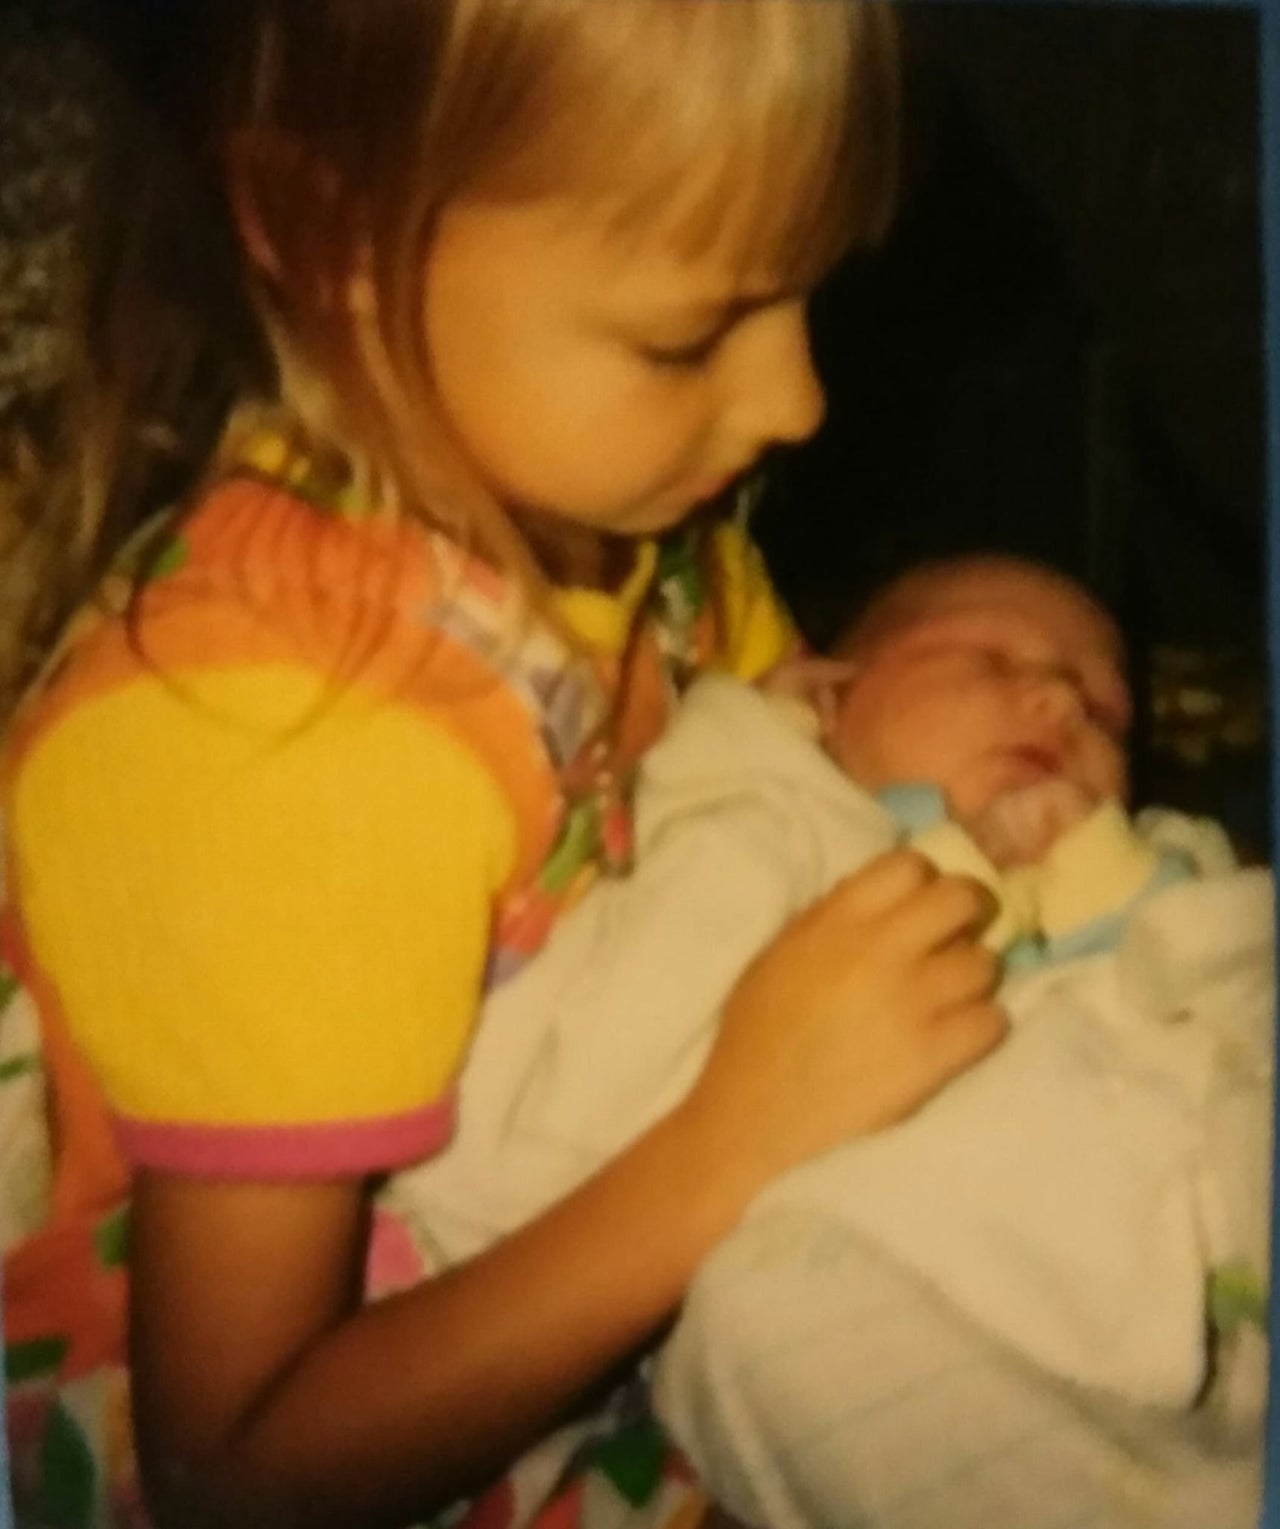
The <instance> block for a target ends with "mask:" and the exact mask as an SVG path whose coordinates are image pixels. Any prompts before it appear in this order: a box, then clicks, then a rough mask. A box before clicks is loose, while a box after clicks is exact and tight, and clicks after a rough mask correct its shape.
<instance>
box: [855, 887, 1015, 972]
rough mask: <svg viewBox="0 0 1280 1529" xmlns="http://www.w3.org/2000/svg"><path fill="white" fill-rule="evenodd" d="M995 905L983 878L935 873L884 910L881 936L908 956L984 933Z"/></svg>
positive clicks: (897, 950) (885, 941)
mask: <svg viewBox="0 0 1280 1529" xmlns="http://www.w3.org/2000/svg"><path fill="white" fill-rule="evenodd" d="M995 909H996V903H995V898H994V897H993V896H992V894H991V893H990V892H989V891H988V890H987V888H986V887H984V886H983V885H982V883H981V882H978V881H974V880H973V879H972V878H971V877H969V876H936V877H935V878H934V879H933V881H932V882H931V883H929V884H928V885H927V886H925V887H922V888H920V889H919V890H918V891H917V893H916V894H915V895H914V896H910V897H904V898H900V899H899V901H898V902H897V904H895V905H894V906H892V907H890V908H888V909H886V910H885V913H884V916H883V924H882V929H881V931H880V938H882V939H883V941H884V944H885V948H886V949H888V950H891V951H893V952H894V953H896V954H898V955H900V956H902V957H905V958H908V959H909V958H911V957H913V956H918V955H924V954H926V953H927V952H929V951H932V950H939V949H941V948H942V947H943V946H944V945H949V944H951V943H952V942H953V941H954V940H958V939H962V938H966V937H967V938H970V939H972V938H974V937H975V936H977V935H979V934H981V932H982V930H983V929H984V928H986V926H987V924H989V923H990V921H991V918H992V915H993V914H994V913H995Z"/></svg>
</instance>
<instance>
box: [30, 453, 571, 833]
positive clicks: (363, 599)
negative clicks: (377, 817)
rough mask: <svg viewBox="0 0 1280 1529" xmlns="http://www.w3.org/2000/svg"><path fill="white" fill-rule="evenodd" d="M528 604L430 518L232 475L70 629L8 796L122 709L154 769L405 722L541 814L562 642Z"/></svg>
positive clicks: (142, 762)
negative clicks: (527, 622)
mask: <svg viewBox="0 0 1280 1529" xmlns="http://www.w3.org/2000/svg"><path fill="white" fill-rule="evenodd" d="M512 599H513V596H512V591H511V589H510V587H509V585H508V583H507V581H505V580H504V579H503V578H502V577H501V576H500V575H499V574H497V573H495V572H494V570H493V569H491V568H490V567H488V566H487V565H485V564H483V563H481V562H480V561H479V560H477V559H474V558H469V557H467V556H466V555H465V554H464V553H462V552H461V551H460V550H459V549H457V548H456V547H455V546H454V545H453V544H452V543H450V542H449V541H448V540H447V539H446V538H445V537H443V536H442V535H439V534H437V533H434V532H432V531H430V530H429V529H427V528H425V527H423V526H422V525H421V524H419V523H417V522H415V521H412V520H409V519H406V518H403V517H395V516H390V515H382V514H365V515H360V514H355V513H336V512H334V511H333V510H331V509H329V508H326V507H324V506H319V505H317V504H315V503H314V502H311V501H310V500H308V499H306V498H303V497H301V496H299V495H298V494H296V493H294V492H292V491H291V490H290V489H288V488H287V487H282V486H281V485H280V484H279V483H276V482H272V481H269V480H267V479H266V478H262V477H258V476H255V475H252V474H246V475H240V476H236V477H232V478H228V479H226V480H224V481H222V482H220V483H218V484H216V485H215V486H213V487H212V488H211V489H210V490H209V491H208V492H207V493H206V494H205V495H204V496H203V497H202V498H201V499H200V501H199V502H198V503H197V504H196V505H195V506H194V507H193V508H192V510H191V512H190V513H189V514H187V515H186V516H185V517H184V518H183V519H182V521H181V522H180V523H179V524H176V525H175V526H174V527H173V528H172V529H164V528H161V529H160V530H159V531H158V532H157V533H154V534H152V535H150V536H148V537H146V538H144V539H143V541H142V542H141V543H140V544H139V545H137V546H135V547H134V548H132V549H131V551H130V553H129V555H128V557H127V558H126V560H125V562H124V564H122V566H121V567H120V568H119V569H118V570H117V572H116V573H115V574H114V575H113V576H112V577H111V578H110V579H109V580H108V581H107V583H106V585H105V586H104V589H103V592H102V594H101V597H100V598H99V599H98V600H97V601H95V602H94V604H93V605H92V606H91V607H90V608H88V609H86V610H85V611H84V612H83V613H82V614H81V616H80V617H79V618H78V619H77V621H76V622H74V623H73V625H72V628H71V629H70V630H69V631H68V633H67V634H66V637H65V639H64V641H63V643H62V645H61V649H60V651H59V652H58V654H57V655H56V656H55V659H54V662H53V664H52V665H51V666H50V669H49V670H48V671H47V673H46V674H45V676H44V677H43V679H42V682H41V683H40V685H39V686H38V687H37V689H36V691H35V692H34V693H33V695H32V696H31V697H30V698H29V700H28V703H27V704H26V706H25V707H24V708H23V709H22V711H21V713H20V714H19V716H18V718H17V719H16V721H15V725H14V727H13V729H12V730H11V734H10V737H9V739H8V741H7V748H6V760H5V766H6V767H5V772H4V775H5V784H6V794H7V796H8V797H9V798H10V799H12V794H13V787H14V783H15V781H16V780H18V779H19V777H20V776H21V775H22V773H23V771H24V770H25V768H26V765H27V763H28V762H29V761H30V760H31V758H32V757H33V755H34V754H35V753H36V752H37V751H38V750H39V749H40V748H41V746H42V745H43V744H44V743H45V742H46V741H49V740H50V739H52V738H53V737H54V736H55V735H61V736H62V738H63V740H64V747H63V749H62V750H61V752H62V753H64V754H66V753H70V754H71V755H73V756H74V757H75V758H77V759H83V756H84V754H85V752H86V750H85V749H84V748H80V747H77V748H76V749H74V750H71V749H70V747H69V745H68V744H66V743H65V740H66V738H67V735H68V732H71V733H74V734H75V735H76V736H77V737H78V736H79V735H80V734H83V735H84V736H85V737H86V738H88V737H97V736H98V735H99V734H100V733H101V732H102V730H103V729H104V728H105V727H107V719H108V717H109V719H110V731H111V735H112V737H113V739H115V740H117V742H118V746H119V748H120V749H122V750H125V751H128V750H129V749H133V751H134V752H135V753H136V756H137V761H138V763H137V768H138V770H139V771H140V772H142V773H144V774H152V775H156V774H160V773H164V772H166V771H169V770H170V765H169V764H167V763H166V760H168V759H171V758H172V757H173V756H174V755H175V753H176V752H178V751H181V750H183V749H185V750H186V752H187V753H189V754H190V755H192V757H193V759H194V760H195V762H196V764H198V762H199V759H200V758H204V757H209V758H213V757H214V756H215V755H217V757H222V756H223V755H224V754H225V755H226V757H233V756H234V757H236V758H239V757H241V755H243V756H244V757H245V758H246V759H247V758H249V757H250V756H252V755H253V754H254V752H255V750H256V751H259V752H261V751H262V750H264V749H266V750H270V749H272V748H275V747H277V746H278V745H281V744H287V745H288V747H289V748H290V749H291V750H292V751H293V752H294V753H295V754H296V753H299V752H308V753H309V754H310V755H311V756H312V757H313V759H317V758H318V755H319V753H320V752H321V751H322V750H326V751H328V750H331V748H332V745H333V740H334V739H335V738H336V737H337V736H338V735H339V734H340V733H341V729H342V727H345V726H352V727H364V728H371V727H372V726H374V725H375V724H377V725H379V726H381V725H383V722H386V723H390V722H392V721H395V722H396V723H397V725H398V726H402V727H408V728H413V729H416V730H417V732H418V733H423V732H426V733H429V734H430V735H431V736H432V737H433V738H441V739H443V740H445V741H447V742H448V743H449V744H450V746H451V747H452V748H453V750H454V752H455V753H457V752H458V751H460V752H461V754H462V755H463V756H465V757H466V758H467V759H469V760H471V761H472V762H473V765H474V768H475V769H476V770H479V771H480V772H481V773H482V774H484V775H485V776H486V777H487V778H488V779H489V780H490V781H491V782H493V783H495V784H496V786H497V787H498V789H499V791H500V794H501V795H502V797H503V798H504V799H505V800H506V801H507V803H508V808H509V810H511V811H512V812H514V815H515V818H516V819H517V820H519V821H523V822H526V823H529V822H531V821H533V820H537V822H538V823H539V826H541V820H542V819H543V818H544V817H547V816H549V814H550V807H549V805H548V802H549V800H550V798H551V796H552V795H553V794H554V790H555V783H556V777H557V768H558V765H559V760H558V759H557V758H556V757H555V750H554V747H553V743H554V729H551V730H550V731H549V730H548V727H547V725H546V718H545V711H546V704H545V703H546V693H548V692H549V690H551V689H553V688H554V686H552V685H551V684H550V681H549V680H548V676H549V675H554V674H556V672H557V666H558V665H560V664H561V663H562V662H563V654H562V652H561V651H560V650H558V649H557V648H556V646H555V644H554V641H553V640H552V638H551V637H550V636H549V634H546V633H542V632H539V633H538V634H536V635H534V634H531V635H528V636H525V637H519V636H518V635H514V634H516V633H517V630H518V628H517V621H518V613H516V612H513V609H512ZM380 719H382V720H380ZM124 735H127V736H124ZM233 735H234V736H233ZM193 739H194V740H196V741H195V742H193V741H192V740H193ZM201 740H206V741H205V742H201ZM188 745H190V746H189V747H188ZM433 749H435V752H439V748H438V747H437V746H436V745H433ZM327 757H328V753H326V758H327ZM83 767H84V769H85V770H90V769H91V763H90V762H89V761H87V760H84V764H83ZM318 767H319V766H318V763H317V765H316V768H318ZM373 767H374V761H373V760H372V759H371V760H370V762H369V768H370V770H372V769H373ZM520 837H521V838H522V839H523V838H525V837H527V833H523V832H522V834H521V836H520ZM533 838H534V839H536V838H538V835H537V834H534V835H533ZM530 853H532V850H531V851H530ZM521 858H522V859H523V858H524V857H523V856H522V857H521Z"/></svg>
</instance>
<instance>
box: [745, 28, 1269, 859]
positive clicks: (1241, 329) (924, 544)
mask: <svg viewBox="0 0 1280 1529" xmlns="http://www.w3.org/2000/svg"><path fill="white" fill-rule="evenodd" d="M901 14H902V18H903V24H904V31H905V35H906V41H907V47H908V59H909V66H910V67H909V73H908V90H907V100H908V116H909V128H910V131H909V145H910V155H909V160H910V169H909V174H908V182H909V183H908V186H907V188H906V192H905V196H904V201H903V206H902V211H901V214H900V217H899V220H898V224H897V227H896V228H895V230H894V233H893V235H892V237H891V239H890V241H889V243H888V245H887V246H886V248H885V249H884V250H883V251H882V252H881V253H880V254H879V255H878V256H876V257H874V258H862V259H855V260H852V261H850V262H849V263H848V264H847V265H846V266H845V267H844V268H843V269H842V270H840V271H839V272H837V273H836V276H835V277H834V279H833V280H832V282H831V283H830V284H829V285H828V287H827V288H826V289H825V290H824V291H823V292H821V293H820V294H819V297H818V300H817V302H816V303H815V309H814V347H815V355H816V358H817V361H818V365H819V369H820V371H821V373H822V374H823V377H824V380H825V381H826V383H827V387H828V393H829V402H830V415H829V418H828V421H827V423H826V425H825V426H824V428H823V430H822V432H821V433H820V435H819V436H818V438H817V439H816V440H815V441H814V442H813V443H812V444H811V445H810V446H808V447H806V448H804V449H803V450H802V451H800V452H797V453H794V454H793V455H791V456H790V457H788V458H787V459H786V460H784V461H781V462H779V463H778V464H777V470H776V472H775V475H774V482H773V486H772V488H771V490H770V492H769V495H768V497H767V500H766V503H765V505H764V506H763V509H762V511H761V513H760V516H759V519H758V522H757V528H758V533H759V535H760V538H761V540H762V542H763V544H764V546H765V549H766V552H767V555H768V556H769V558H770V561H771V564H772V566H773V568H774V571H775V575H776V577H777V579H778V581H779V583H780V585H781V587H782V588H783V590H784V592H785V593H786V594H787V595H788V596H789V598H790V599H791V601H792V604H793V606H794V607H795V609H796V611H797V613H798V615H799V617H800V619H801V622H802V625H803V626H804V627H805V629H806V632H807V633H808V635H809V636H810V638H811V639H812V640H813V641H815V642H816V643H818V644H819V645H821V644H822V643H824V642H825V641H827V640H829V639H830V638H831V637H832V636H833V635H834V634H835V632H836V631H838V630H839V628H840V626H841V625H842V624H843V622H844V621H845V620H846V619H847V617H848V615H849V612H850V611H851V609H854V608H856V604H857V601H858V599H859V598H860V597H861V596H862V595H863V594H864V593H865V592H866V590H868V589H869V588H871V587H874V586H875V584H876V583H878V582H879V581H880V580H881V579H882V578H884V577H885V576H886V575H888V574H891V573H892V572H893V571H894V570H895V569H896V568H898V567H900V566H902V565H903V564H905V563H909V562H911V561H912V560H914V559H916V558H919V557H921V556H930V555H937V554H939V553H945V552H950V551H959V550H976V549H987V548H1003V549H1007V550H1012V551H1018V552H1022V553H1025V554H1029V555H1032V556H1036V557H1040V558H1044V559H1046V560H1048V561H1051V562H1054V563H1056V564H1058V565H1059V566H1062V567H1064V568H1065V569H1067V570H1068V571H1070V572H1073V573H1076V574H1078V575H1080V576H1082V577H1084V578H1085V579H1086V580H1087V581H1088V582H1089V583H1090V584H1091V585H1092V586H1093V587H1094V588H1095V589H1096V590H1097V592H1098V593H1100V594H1101V595H1102V596H1103V597H1104V599H1106V600H1107V601H1108V602H1109V603H1110V604H1111V605H1112V607H1113V608H1114V609H1115V610H1116V611H1117V612H1118V614H1119V615H1120V617H1121V619H1122V621H1123V623H1124V625H1125V627H1126V630H1127V632H1128V635H1129V637H1130V641H1131V645H1132V649H1133V657H1134V666H1135V680H1136V683H1137V686H1138V689H1139V692H1140V700H1141V701H1142V712H1143V718H1144V723H1145V725H1144V726H1143V727H1142V728H1141V730H1140V733H1139V737H1138V739H1137V749H1138V784H1139V789H1140V791H1141V792H1142V793H1143V794H1144V795H1146V796H1147V797H1149V798H1150V797H1159V798H1161V799H1163V800H1166V801H1174V802H1176V803H1178V804H1180V805H1186V806H1188V807H1190V808H1193V809H1202V810H1205V811H1212V812H1215V813H1221V814H1225V815H1226V816H1227V818H1228V819H1229V821H1230V822H1231V823H1232V826H1233V827H1235V828H1236V829H1237V832H1238V833H1239V834H1240V835H1241V837H1242V838H1244V839H1246V840H1248V841H1249V842H1250V843H1253V844H1261V843H1262V842H1263V841H1264V840H1265V837H1266V832H1267V829H1266V811H1265V797H1264V793H1265V773H1266V772H1265V755H1264V748H1265V743H1264V737H1263V733H1264V718H1263V706H1264V694H1265V684H1264V668H1263V603H1264V594H1265V591H1264V582H1265V565H1264V530H1263V526H1264V507H1263V486H1262V485H1263V425H1262V419H1263V408H1262V385H1263V384H1262V376H1263V369H1262V350H1261V274H1260V259H1259V237H1260V229H1259V215H1258V151H1257V111H1258V93H1257V82H1256V74H1257V26H1256V21H1255V19H1254V18H1253V17H1252V16H1250V15H1248V14H1245V13H1237V12H1228V11H1224V10H1222V9H1213V10H1208V9H1206V10H1203V11H1199V10H1195V9H1187V8H1183V7H1172V8H1171V7H1162V8H1158V9H1157V8H1144V7H1130V6H1114V5H1105V6H1104V5H1098V6H1076V5H1037V4H1023V5H1007V4H1001V5H990V4H933V5H923V4H922V5H915V4H912V5H908V6H904V7H903V8H902V12H901Z"/></svg>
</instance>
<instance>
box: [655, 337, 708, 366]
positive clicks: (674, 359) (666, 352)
mask: <svg viewBox="0 0 1280 1529" xmlns="http://www.w3.org/2000/svg"><path fill="white" fill-rule="evenodd" d="M720 339H721V335H720V333H719V332H718V331H717V332H716V333H715V334H711V335H708V336H707V337H706V338H705V339H702V340H696V341H695V342H694V343H693V344H691V345H673V346H670V347H667V346H662V345H642V346H641V347H640V350H641V353H642V354H643V356H644V357H645V359H646V360H647V361H651V362H653V364H654V365H655V366H673V367H682V366H689V367H692V366H701V365H702V364H703V362H704V361H709V360H710V359H711V357H712V355H713V354H714V353H715V350H716V347H717V346H718V345H719V344H720Z"/></svg>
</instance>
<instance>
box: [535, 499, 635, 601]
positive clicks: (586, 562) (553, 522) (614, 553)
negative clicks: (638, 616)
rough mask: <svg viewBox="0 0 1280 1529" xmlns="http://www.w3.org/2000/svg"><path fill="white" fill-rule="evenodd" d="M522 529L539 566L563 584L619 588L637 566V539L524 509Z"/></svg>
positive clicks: (553, 580)
mask: <svg viewBox="0 0 1280 1529" xmlns="http://www.w3.org/2000/svg"><path fill="white" fill-rule="evenodd" d="M519 523H520V530H521V533H522V534H523V536H524V538H525V540H526V541H527V542H528V544H529V550H530V551H531V552H532V553H533V556H534V558H535V559H536V560H537V563H538V565H539V567H540V568H541V569H542V571H543V573H544V574H546V576H547V578H548V579H549V580H550V581H551V582H552V583H553V584H556V585H560V586H561V587H573V588H582V589H600V590H605V591H609V592H612V591H614V590H617V589H620V588H621V587H622V585H623V584H624V583H625V582H626V580H627V576H628V575H629V574H630V572H631V570H632V568H633V567H634V566H635V559H636V550H637V546H636V541H635V539H634V538H633V537H630V536H617V535H613V534H611V533H610V532H608V531H598V530H595V529H594V528H592V527H590V526H581V525H576V524H575V523H574V522H573V521H570V520H563V519H561V518H560V517H559V516H555V515H544V514H539V513H537V512H534V511H527V510H526V511H522V512H521V513H520V516H519Z"/></svg>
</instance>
